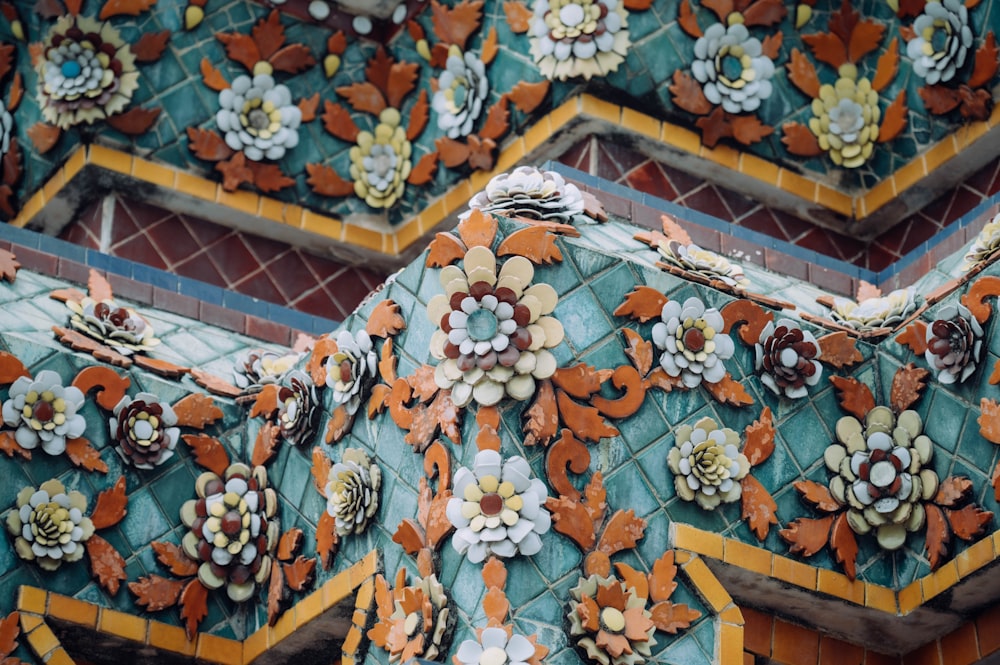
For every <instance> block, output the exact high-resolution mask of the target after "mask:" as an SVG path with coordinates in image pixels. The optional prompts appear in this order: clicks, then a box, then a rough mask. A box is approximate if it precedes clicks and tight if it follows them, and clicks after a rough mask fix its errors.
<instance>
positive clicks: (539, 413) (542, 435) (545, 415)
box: [522, 379, 559, 446]
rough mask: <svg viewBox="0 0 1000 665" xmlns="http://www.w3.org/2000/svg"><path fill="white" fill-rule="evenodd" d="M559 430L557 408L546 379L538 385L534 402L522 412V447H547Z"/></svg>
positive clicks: (554, 397)
mask: <svg viewBox="0 0 1000 665" xmlns="http://www.w3.org/2000/svg"><path fill="white" fill-rule="evenodd" d="M558 429H559V408H558V407H557V406H556V395H555V391H553V390H552V382H551V381H549V380H548V379H546V380H545V381H541V382H539V384H538V388H537V390H536V391H535V401H534V402H532V404H531V406H530V407H528V408H527V409H526V410H525V411H524V427H523V428H522V431H523V432H524V434H525V436H524V445H526V446H535V445H539V444H540V445H543V446H545V445H548V443H549V441H551V440H552V438H553V437H555V435H556V433H557V432H558Z"/></svg>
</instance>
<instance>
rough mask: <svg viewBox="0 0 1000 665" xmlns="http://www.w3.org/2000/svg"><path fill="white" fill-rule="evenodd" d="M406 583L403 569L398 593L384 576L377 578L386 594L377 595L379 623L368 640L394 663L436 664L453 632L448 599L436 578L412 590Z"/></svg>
mask: <svg viewBox="0 0 1000 665" xmlns="http://www.w3.org/2000/svg"><path fill="white" fill-rule="evenodd" d="M405 581H406V571H405V570H403V569H401V570H400V575H399V577H398V578H397V580H396V588H395V589H388V588H387V585H386V584H385V581H384V580H383V579H382V577H381V576H378V577H377V578H376V589H377V590H384V591H385V593H376V594H375V601H376V602H377V603H378V622H377V623H376V624H375V626H373V627H372V628H371V629H370V630H369V631H368V638H369V639H370V640H371V641H372V642H374V643H375V644H377V645H378V646H380V647H382V648H383V649H385V650H386V651H388V652H389V662H390V663H395V662H402V663H408V662H410V659H411V658H414V657H420V658H423V659H426V660H430V661H433V660H434V659H435V658H437V657H438V656H439V655H440V654H441V645H442V644H443V642H444V638H445V635H446V634H447V633H448V632H449V619H450V616H451V612H450V611H449V609H448V596H447V594H446V593H445V588H444V587H443V586H442V585H441V583H440V582H438V579H437V577H436V576H435V575H428V576H426V577H420V578H418V579H417V580H416V581H415V582H414V583H413V584H412V585H410V586H404V584H405ZM379 587H381V589H379Z"/></svg>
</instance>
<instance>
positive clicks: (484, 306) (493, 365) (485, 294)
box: [427, 246, 564, 407]
mask: <svg viewBox="0 0 1000 665" xmlns="http://www.w3.org/2000/svg"><path fill="white" fill-rule="evenodd" d="M464 266H465V268H464V270H463V269H461V268H458V267H457V266H446V267H445V268H444V269H443V270H442V271H441V284H442V286H443V287H444V289H445V294H444V295H442V294H438V295H436V296H434V297H433V298H432V299H431V301H430V302H429V303H427V313H428V316H429V317H430V319H431V321H433V322H434V323H436V324H438V325H439V328H438V330H436V331H435V332H434V335H433V336H432V337H431V348H430V351H431V355H432V356H433V357H435V358H437V359H439V360H441V362H440V363H438V366H437V368H436V370H435V372H434V380H435V383H436V384H437V386H438V387H439V388H441V389H442V390H446V389H451V398H452V400H453V401H454V403H455V404H456V405H457V406H459V407H463V406H466V405H467V404H469V403H470V402H472V401H475V402H477V403H478V404H480V405H482V406H492V405H494V404H496V403H498V402H499V401H500V400H501V399H503V397H504V395H506V396H508V397H511V398H512V399H516V400H526V399H528V398H530V397H531V396H532V395H534V394H535V381H536V380H540V379H547V378H549V377H550V376H552V375H553V374H554V373H555V371H556V367H557V362H556V358H555V356H554V355H552V353H551V352H550V351H549V350H548V349H550V348H553V347H555V346H557V345H558V344H559V343H560V342H561V341H562V339H563V334H564V331H563V327H562V324H561V323H560V322H559V321H558V320H557V319H556V318H555V317H552V316H547V315H548V314H551V313H552V311H553V310H554V309H555V306H556V303H557V302H558V299H559V298H558V295H557V294H556V291H555V289H553V288H552V287H551V286H549V285H548V284H535V285H531V280H532V278H533V277H534V274H535V269H534V267H533V266H532V265H531V262H530V261H529V260H528V259H526V258H524V257H521V256H515V257H513V258H511V259H509V260H508V261H507V262H506V263H504V265H503V267H502V268H501V269H500V273H499V275H498V274H497V270H496V268H497V265H496V257H495V256H494V255H493V252H492V251H490V250H489V249H488V248H486V247H482V246H479V247H473V248H472V249H470V250H469V251H468V252H467V253H466V254H465V260H464Z"/></svg>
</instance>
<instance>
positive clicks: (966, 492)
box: [934, 476, 972, 508]
mask: <svg viewBox="0 0 1000 665" xmlns="http://www.w3.org/2000/svg"><path fill="white" fill-rule="evenodd" d="M971 494H972V481H971V480H969V479H968V478H963V477H961V476H951V477H950V478H947V479H945V480H942V481H941V484H940V485H938V491H937V494H935V495H934V503H936V504H937V505H939V506H943V507H945V508H953V507H955V506H957V505H958V504H959V503H961V502H962V501H964V500H965V499H967V498H969V496H971Z"/></svg>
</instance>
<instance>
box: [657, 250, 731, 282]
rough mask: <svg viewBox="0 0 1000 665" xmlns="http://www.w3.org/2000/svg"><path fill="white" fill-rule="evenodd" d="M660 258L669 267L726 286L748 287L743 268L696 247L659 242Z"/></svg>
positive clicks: (718, 255)
mask: <svg viewBox="0 0 1000 665" xmlns="http://www.w3.org/2000/svg"><path fill="white" fill-rule="evenodd" d="M657 249H658V251H659V252H660V256H662V257H663V258H664V259H666V261H667V263H669V264H670V265H674V266H677V267H678V268H681V269H682V270H687V271H688V272H693V273H697V274H699V275H703V276H705V277H708V278H709V279H718V280H721V281H722V282H723V283H724V284H726V285H727V286H732V287H736V286H741V287H742V286H748V285H749V284H750V280H748V279H747V278H746V275H744V274H743V268H742V267H740V266H739V265H737V264H735V263H732V262H730V261H729V259H727V258H726V257H724V256H722V255H720V254H716V253H715V252H712V251H709V250H707V249H702V248H701V247H699V246H698V245H694V244H691V245H685V244H683V243H680V242H678V241H676V240H664V241H660V244H659V247H658V248H657Z"/></svg>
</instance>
